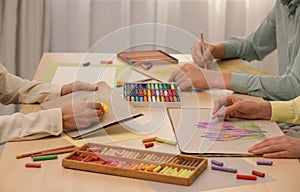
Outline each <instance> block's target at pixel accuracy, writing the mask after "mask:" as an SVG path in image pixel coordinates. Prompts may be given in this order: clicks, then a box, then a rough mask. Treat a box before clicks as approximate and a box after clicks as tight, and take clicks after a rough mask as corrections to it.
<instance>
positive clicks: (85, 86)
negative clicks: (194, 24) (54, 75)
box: [61, 81, 98, 96]
mask: <svg viewBox="0 0 300 192" xmlns="http://www.w3.org/2000/svg"><path fill="white" fill-rule="evenodd" d="M79 90H87V91H96V90H98V86H97V85H92V84H89V83H84V82H81V81H75V82H73V83H69V84H66V85H64V86H63V87H62V89H61V96H64V95H67V94H69V93H72V92H75V91H79Z"/></svg>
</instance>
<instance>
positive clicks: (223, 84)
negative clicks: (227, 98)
mask: <svg viewBox="0 0 300 192" xmlns="http://www.w3.org/2000/svg"><path fill="white" fill-rule="evenodd" d="M202 70H203V69H202ZM203 71H204V73H203V75H204V78H205V79H206V81H207V88H220V89H230V88H231V86H230V82H231V73H228V72H219V71H212V70H203Z"/></svg>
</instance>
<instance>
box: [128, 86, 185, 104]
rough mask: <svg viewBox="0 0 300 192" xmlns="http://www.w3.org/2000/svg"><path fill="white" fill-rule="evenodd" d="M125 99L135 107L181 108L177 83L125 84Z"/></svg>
mask: <svg viewBox="0 0 300 192" xmlns="http://www.w3.org/2000/svg"><path fill="white" fill-rule="evenodd" d="M124 99H125V100H126V101H128V102H130V103H131V104H132V105H133V106H166V107H180V106H181V98H180V95H179V91H178V87H177V85H176V84H175V83H125V84H124ZM155 104H157V105H155Z"/></svg>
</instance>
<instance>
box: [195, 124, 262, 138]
mask: <svg viewBox="0 0 300 192" xmlns="http://www.w3.org/2000/svg"><path fill="white" fill-rule="evenodd" d="M196 126H197V127H198V128H202V129H206V132H205V133H203V135H202V137H204V138H208V139H210V140H213V141H233V140H240V139H242V140H261V139H265V138H267V137H266V135H265V133H266V132H265V131H262V130H261V128H260V126H258V125H256V124H241V125H238V126H234V125H229V124H226V123H224V122H199V123H198V124H197V125H196Z"/></svg>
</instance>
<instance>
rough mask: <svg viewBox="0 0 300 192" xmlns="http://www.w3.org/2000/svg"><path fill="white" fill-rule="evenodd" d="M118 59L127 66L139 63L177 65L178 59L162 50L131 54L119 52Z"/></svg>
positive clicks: (132, 52)
mask: <svg viewBox="0 0 300 192" xmlns="http://www.w3.org/2000/svg"><path fill="white" fill-rule="evenodd" d="M117 56H118V58H120V59H122V60H123V61H125V62H126V63H128V64H131V65H134V64H141V63H152V64H167V63H171V64H177V63H178V59H176V58H175V57H172V56H171V55H170V54H168V53H166V52H164V51H162V50H147V51H131V52H120V53H118V54H117Z"/></svg>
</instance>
